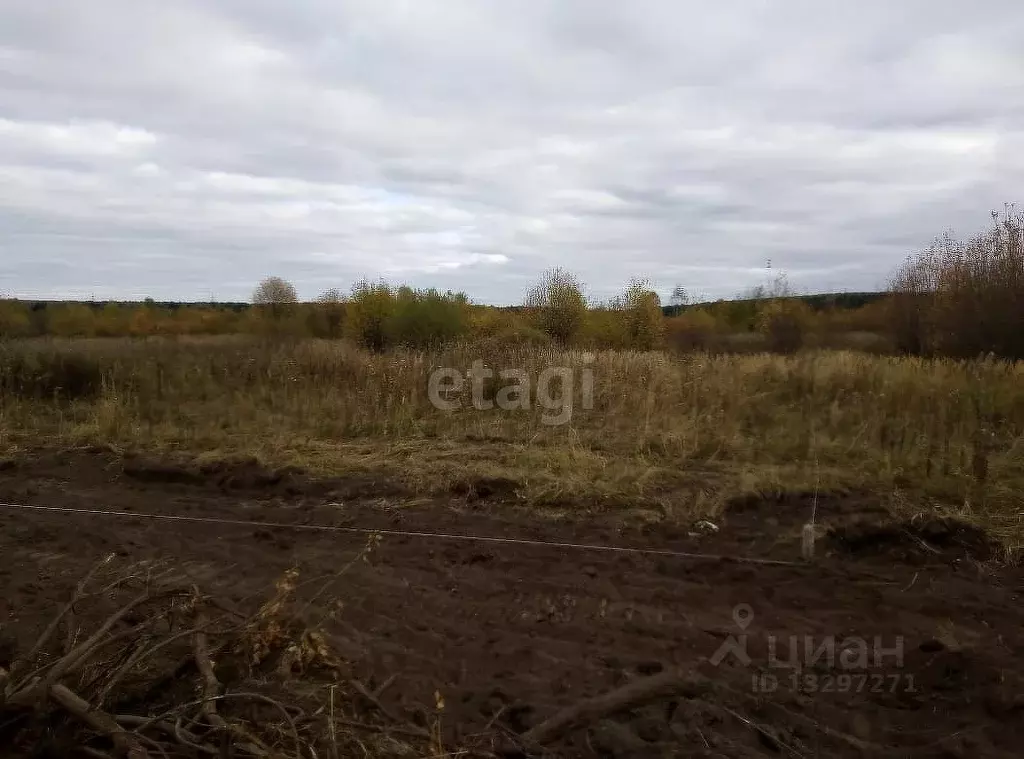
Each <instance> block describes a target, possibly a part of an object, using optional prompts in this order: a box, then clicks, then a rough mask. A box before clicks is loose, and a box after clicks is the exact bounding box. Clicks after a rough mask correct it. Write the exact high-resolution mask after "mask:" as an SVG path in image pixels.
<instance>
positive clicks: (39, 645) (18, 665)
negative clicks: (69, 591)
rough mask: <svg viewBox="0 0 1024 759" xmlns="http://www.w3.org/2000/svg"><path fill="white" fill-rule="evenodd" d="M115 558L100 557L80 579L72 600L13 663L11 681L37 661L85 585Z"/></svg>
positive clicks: (14, 680)
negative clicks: (24, 654)
mask: <svg viewBox="0 0 1024 759" xmlns="http://www.w3.org/2000/svg"><path fill="white" fill-rule="evenodd" d="M113 559H114V554H109V555H108V556H106V557H104V558H103V559H100V560H99V561H98V562H96V563H95V564H93V566H92V568H91V569H90V570H89V571H88V572H86V573H85V576H84V577H83V578H82V579H81V580H79V581H78V585H76V586H75V592H74V594H73V595H72V596H71V600H70V601H68V602H67V603H66V604H64V607H63V608H62V609H61V610H60V611H59V612H58V613H57V615H56V616H55V617H54V618H53V619H52V620H50V624H49V625H47V626H46V629H45V630H43V634H42V635H40V636H39V639H38V640H36V642H35V644H34V645H33V646H32V648H31V650H30V651H29V652H28V654H27V655H26V656H25V658H23V659H21V658H19V659H18V660H17V661H15V662H14V663H13V664H12V665H11V672H10V683H12V684H13V683H16V682H17V681H18V678H19V677H20V676H21V671H22V670H23V669H25V668H26V667H28V666H30V665H31V664H32V662H33V661H35V658H36V657H37V656H38V655H39V652H40V651H42V650H43V648H44V647H45V646H46V644H47V643H48V642H49V640H50V638H51V637H52V636H53V634H54V633H55V632H56V631H57V628H58V627H59V626H60V623H61V620H63V619H64V617H66V616H67V615H68V614H70V613H71V612H72V611H73V610H74V608H75V604H76V603H78V601H79V600H80V599H81V598H82V596H83V595H84V594H85V587H86V586H87V585H88V584H89V581H90V580H91V579H92V578H93V575H95V574H96V573H97V572H98V571H99V570H100V568H101V567H104V566H106V565H107V564H109V563H110V562H111V561H112V560H113ZM19 685H20V684H19Z"/></svg>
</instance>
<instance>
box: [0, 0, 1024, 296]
mask: <svg viewBox="0 0 1024 759" xmlns="http://www.w3.org/2000/svg"><path fill="white" fill-rule="evenodd" d="M1022 37H1024V9H1022V8H1019V7H1018V4H1017V3H1014V2H1011V0H992V1H991V2H988V3H985V4H983V6H981V7H978V6H975V7H971V6H969V5H967V4H964V3H953V2H938V3H937V2H934V1H932V2H924V0H905V2H902V3H899V4H891V3H882V2H880V0H879V1H877V2H866V3H860V4H856V5H851V4H849V3H843V2H838V0H836V1H835V2H832V1H829V2H821V1H820V0H793V1H792V2H787V3H785V4H778V3H767V2H757V3H749V2H738V1H737V2H726V3H718V4H715V5H712V6H709V5H707V4H706V3H696V2H681V1H680V2H672V1H671V0H648V1H646V2H643V1H642V2H638V3H633V4H623V3H619V2H613V1H612V0H585V1H584V0H566V1H564V2H559V3H500V2H497V0H450V1H449V2H446V3H445V4H443V5H442V6H438V5H435V4H428V3H413V2H409V1H408V0H389V1H388V2H380V1H379V0H353V1H352V2H347V3H344V4H341V3H336V2H330V1H329V0H296V2H292V3H280V2H277V1H276V0H205V1H204V2H200V0H187V1H185V2H179V3H173V4H171V3H158V2H156V0H94V1H93V2H90V3H80V2H76V1H75V0H54V1H53V2H48V3H34V4H33V3H24V4H15V3H5V4H3V5H2V6H0V292H2V291H6V292H9V293H13V294H15V295H20V296H25V297H98V298H104V297H143V296H146V295H151V296H153V297H156V298H183V299H206V298H208V297H210V295H211V294H213V295H214V296H215V297H218V298H223V299H239V298H246V297H247V296H248V295H249V293H250V292H251V288H252V286H253V285H254V283H255V282H256V281H257V280H258V279H260V278H261V277H263V276H265V275H268V274H278V275H281V276H285V277H288V278H290V279H292V280H293V281H294V282H295V283H296V285H297V286H298V288H299V291H300V294H301V295H303V296H305V297H313V296H315V295H316V294H317V293H318V292H319V291H321V290H323V289H326V288H327V287H334V286H340V287H347V286H349V285H351V284H352V282H354V281H355V280H357V279H359V278H361V277H365V276H369V277H374V276H376V275H383V276H385V277H388V278H391V279H394V280H396V281H405V282H409V283H411V284H414V285H421V286H437V287H446V288H447V287H452V288H458V289H465V290H467V291H468V292H469V293H470V295H471V296H472V297H474V298H476V299H478V300H481V301H485V302H493V303H509V302H516V301H518V300H519V299H520V298H521V296H522V293H523V291H524V290H525V289H526V287H527V286H528V284H529V283H530V281H531V280H532V279H534V278H535V277H536V276H537V275H538V274H539V273H540V271H541V270H543V269H544V268H546V267H547V266H552V265H560V266H564V267H567V268H569V269H572V270H573V271H575V272H577V273H578V274H579V275H580V276H581V278H582V279H583V280H584V281H585V282H586V283H587V284H588V285H589V287H590V289H591V291H592V293H593V294H594V295H595V296H596V297H599V298H604V297H608V296H609V295H611V294H612V293H614V292H615V291H616V290H617V289H619V288H620V287H621V286H622V285H623V284H624V283H625V282H626V280H628V279H629V278H630V277H633V276H646V277H649V278H651V279H652V280H653V281H654V282H655V284H656V285H657V287H658V288H659V290H660V291H661V292H662V293H664V294H667V293H668V292H669V291H670V290H671V289H672V287H673V286H674V285H675V284H677V283H679V284H683V285H684V286H686V287H688V288H689V289H692V290H694V291H698V292H701V293H704V294H706V295H708V296H711V297H718V296H728V295H731V294H734V293H736V292H738V291H740V290H742V289H744V288H746V287H748V286H750V285H752V284H755V283H757V282H758V281H760V280H761V279H763V277H764V275H765V271H764V267H765V262H766V260H768V259H771V261H772V263H773V266H774V267H775V268H777V269H784V270H786V271H788V273H789V275H790V278H791V280H792V282H793V283H794V284H796V285H797V286H798V287H800V288H803V289H806V290H834V289H867V288H874V287H878V286H880V285H881V284H883V283H884V281H885V278H886V276H887V275H888V273H889V272H890V271H891V269H892V268H893V267H894V266H895V265H896V264H897V263H898V262H899V261H900V260H901V259H902V257H903V256H905V255H906V254H907V253H908V252H910V251H911V250H913V249H915V248H919V247H921V246H923V245H925V244H927V242H928V241H929V239H930V238H931V237H932V236H934V235H935V234H937V233H940V232H942V231H944V230H945V229H948V228H954V229H956V230H957V231H959V232H961V233H963V234H969V233H972V232H973V231H975V230H976V229H978V228H979V226H980V225H982V224H984V223H985V220H986V215H987V212H988V210H989V209H991V208H996V207H1000V206H1001V205H1002V203H1003V202H1005V201H1013V200H1016V199H1018V198H1015V197H1014V195H1013V193H1014V192H1015V191H1018V189H1019V186H1020V183H1021V179H1024V151H1022V150H1021V148H1022V147H1024V97H1022V94H1024V54H1022V53H1021V48H1020V46H1019V44H1018V43H1019V40H1020V39H1021V38H1022Z"/></svg>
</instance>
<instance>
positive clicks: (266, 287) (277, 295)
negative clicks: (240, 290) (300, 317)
mask: <svg viewBox="0 0 1024 759" xmlns="http://www.w3.org/2000/svg"><path fill="white" fill-rule="evenodd" d="M252 302H253V305H255V306H257V307H258V308H259V309H260V310H261V311H263V312H264V313H265V314H267V315H268V316H269V317H270V318H271V319H272V320H273V321H275V322H277V321H279V320H281V319H283V318H284V317H285V316H286V315H287V314H289V313H290V312H291V311H293V310H294V308H295V304H296V303H298V302H299V297H298V295H297V294H296V292H295V286H294V285H292V283H291V282H288V281H286V280H284V279H281V278H280V277H267V278H266V279H264V280H263V281H262V282H260V283H259V285H258V286H257V287H256V290H255V291H254V292H253V294H252Z"/></svg>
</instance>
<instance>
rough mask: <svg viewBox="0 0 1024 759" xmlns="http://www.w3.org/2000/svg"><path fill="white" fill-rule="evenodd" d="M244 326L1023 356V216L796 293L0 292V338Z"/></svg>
mask: <svg viewBox="0 0 1024 759" xmlns="http://www.w3.org/2000/svg"><path fill="white" fill-rule="evenodd" d="M238 333H243V334H253V335H261V336H264V337H267V338H275V339H288V338H300V337H315V338H324V339H348V340H351V341H353V342H355V343H358V344H359V345H361V346H363V347H365V348H367V349H370V350H374V351H384V350H388V349H391V348H395V347H402V346H404V347H414V348H427V347H436V346H439V345H444V344H447V343H451V342H453V341H459V340H473V341H484V342H485V343H492V344H544V343H550V344H554V345H559V346H578V347H585V348H614V349H631V350H652V349H659V348H663V347H668V348H674V349H676V350H683V351H721V350H724V351H760V350H769V351H777V352H793V351H796V350H799V349H801V348H804V347H808V346H812V347H813V346H818V347H835V348H857V349H864V350H874V351H880V352H882V351H894V352H895V351H900V352H906V353H915V354H922V355H945V356H956V357H969V356H975V355H978V354H988V353H992V354H994V355H997V356H1001V357H1006V358H1015V359H1019V358H1024V216H1022V214H1021V213H1020V212H1018V211H1017V210H1016V209H1015V208H1013V207H1007V208H1005V209H1004V210H1003V211H1002V212H1000V213H994V214H993V215H992V226H991V228H990V229H989V230H987V231H985V232H983V233H982V234H979V235H976V236H975V237H972V238H971V239H969V240H967V241H961V240H958V239H956V238H954V237H953V236H952V235H949V234H947V235H944V236H942V237H940V238H938V239H937V240H936V241H935V242H934V243H933V244H932V245H931V246H930V247H929V248H928V249H927V250H925V251H923V252H921V253H918V254H915V255H912V256H910V257H909V258H908V259H907V261H906V262H905V263H904V264H903V265H902V266H901V267H900V268H899V269H898V271H897V272H896V274H895V275H894V276H893V278H892V282H891V286H890V288H889V290H888V291H887V292H882V293H871V292H857V293H832V294H824V295H799V294H797V293H795V292H793V290H792V288H791V287H790V286H789V283H788V281H787V279H786V277H785V275H779V276H776V277H775V278H774V279H772V280H771V281H769V282H767V283H765V284H763V285H761V286H758V287H756V288H754V289H753V290H751V291H750V292H748V293H746V294H745V295H744V296H742V297H738V298H736V299H734V300H719V301H714V302H702V303H697V302H692V301H691V299H690V298H689V297H688V295H687V292H686V290H685V289H684V288H683V287H682V286H679V287H676V288H675V291H674V292H673V295H672V298H671V302H670V303H669V304H668V305H663V304H662V303H661V300H660V298H659V297H658V295H657V294H656V293H655V292H654V290H653V288H652V287H651V284H650V282H649V281H647V280H643V279H634V280H631V281H630V282H629V283H627V285H626V286H625V288H624V289H623V291H622V292H621V294H620V295H618V296H616V297H613V298H611V299H609V300H607V301H604V302H596V301H594V300H593V299H591V298H590V297H588V295H587V293H586V288H585V286H584V284H583V283H582V282H581V281H580V280H579V278H578V277H577V276H576V275H574V274H573V273H571V272H569V271H566V270H565V269H561V268H554V269H550V270H548V271H546V272H545V273H544V274H543V275H542V277H541V278H540V279H539V280H538V282H537V283H536V284H535V285H533V286H532V287H531V288H530V289H529V290H528V292H527V293H526V295H525V297H524V299H523V303H522V305H520V306H513V307H491V306H480V305H475V304H473V303H471V301H470V300H469V298H468V297H467V296H466V295H465V293H456V292H449V291H446V292H442V291H438V290H434V289H415V288H411V287H407V286H404V285H399V286H396V285H392V284H390V283H387V282H369V281H364V282H359V283H357V284H356V285H354V286H353V287H351V288H350V289H349V290H348V291H342V290H340V289H337V288H329V289H327V290H325V291H324V292H323V293H322V294H321V295H320V296H319V297H318V298H317V299H316V300H315V301H313V302H300V301H299V298H298V295H297V293H296V290H295V288H294V287H293V286H292V284H291V283H289V282H288V281H287V280H286V279H284V278H281V277H268V278H267V279H265V280H263V281H262V282H260V283H259V284H258V285H257V287H256V288H255V290H254V292H253V296H252V301H251V303H209V304H204V303H157V302H155V301H153V300H151V299H147V300H146V301H145V302H143V303H122V302H113V301H109V302H101V303H82V302H64V303H52V302H24V301H15V300H0V338H7V339H10V338H22V337H34V336H36V337H37V336H54V337H117V336H132V337H147V336H155V335H161V336H177V335H216V334H238Z"/></svg>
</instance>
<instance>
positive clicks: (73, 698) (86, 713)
mask: <svg viewBox="0 0 1024 759" xmlns="http://www.w3.org/2000/svg"><path fill="white" fill-rule="evenodd" d="M49 695H50V698H52V699H53V700H54V701H55V702H56V703H57V704H59V705H60V706H62V707H64V709H66V710H67V711H69V712H70V713H71V714H73V715H74V716H75V717H76V718H77V719H79V720H81V721H82V722H84V723H85V724H87V725H88V726H89V727H91V728H92V729H93V730H96V731H97V732H100V733H102V734H104V735H106V736H108V737H109V738H110V740H111V741H113V743H114V747H115V748H116V749H117V752H118V754H119V755H121V756H127V757H128V759H148V757H149V753H148V752H147V751H146V749H144V748H143V747H142V744H141V742H140V741H139V740H138V739H137V736H135V735H133V734H132V733H128V732H126V731H125V730H123V729H122V728H121V726H120V725H118V724H117V721H116V720H115V719H114V718H113V717H111V716H110V715H109V714H107V713H106V712H104V711H101V710H99V709H93V708H92V707H90V706H89V702H88V701H86V700H85V699H83V698H81V697H80V696H78V695H77V694H75V693H73V692H72V691H71V690H70V689H69V688H68V687H67V686H64V685H60V684H57V685H54V686H52V687H51V688H50V690H49Z"/></svg>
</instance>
